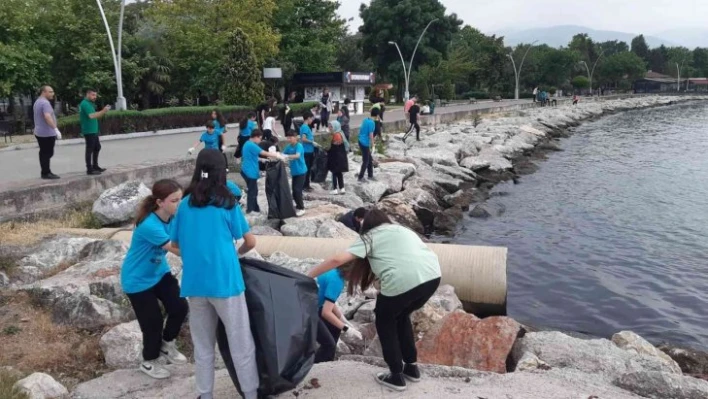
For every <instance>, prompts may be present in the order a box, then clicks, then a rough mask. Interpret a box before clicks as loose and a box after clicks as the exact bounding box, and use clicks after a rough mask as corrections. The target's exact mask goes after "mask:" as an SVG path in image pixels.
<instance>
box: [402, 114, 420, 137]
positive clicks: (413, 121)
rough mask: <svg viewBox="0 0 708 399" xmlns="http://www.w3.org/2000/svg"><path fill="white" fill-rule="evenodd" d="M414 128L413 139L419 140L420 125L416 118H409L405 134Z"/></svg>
mask: <svg viewBox="0 0 708 399" xmlns="http://www.w3.org/2000/svg"><path fill="white" fill-rule="evenodd" d="M413 129H415V139H416V140H418V141H420V125H419V124H418V120H413V119H411V127H410V128H408V132H406V136H405V137H408V135H409V134H411V132H412V131H413Z"/></svg>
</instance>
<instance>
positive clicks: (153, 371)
mask: <svg viewBox="0 0 708 399" xmlns="http://www.w3.org/2000/svg"><path fill="white" fill-rule="evenodd" d="M140 371H142V372H143V373H145V374H147V375H149V376H150V377H152V378H154V379H156V380H163V379H165V378H170V372H169V370H167V369H166V368H164V367H162V366H161V365H160V364H159V363H157V360H152V361H144V362H142V363H141V364H140Z"/></svg>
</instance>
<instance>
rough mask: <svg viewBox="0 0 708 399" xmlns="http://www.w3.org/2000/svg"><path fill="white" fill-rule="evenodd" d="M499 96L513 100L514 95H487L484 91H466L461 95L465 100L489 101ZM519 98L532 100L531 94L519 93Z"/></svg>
mask: <svg viewBox="0 0 708 399" xmlns="http://www.w3.org/2000/svg"><path fill="white" fill-rule="evenodd" d="M496 96H501V97H502V98H503V99H507V100H508V99H510V98H514V93H511V92H510V93H488V92H486V91H468V92H466V93H464V94H462V98H465V99H473V98H474V99H477V100H490V99H492V98H493V97H496ZM519 98H533V94H532V93H523V92H522V93H519Z"/></svg>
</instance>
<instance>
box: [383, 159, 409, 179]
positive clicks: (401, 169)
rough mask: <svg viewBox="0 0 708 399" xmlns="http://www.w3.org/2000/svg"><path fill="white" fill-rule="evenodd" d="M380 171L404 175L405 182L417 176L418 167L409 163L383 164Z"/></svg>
mask: <svg viewBox="0 0 708 399" xmlns="http://www.w3.org/2000/svg"><path fill="white" fill-rule="evenodd" d="M379 170H380V171H381V172H386V173H394V174H400V175H403V180H406V179H408V178H409V177H412V176H413V175H415V171H416V167H415V165H414V164H412V163H409V162H398V161H395V162H381V163H380V164H379Z"/></svg>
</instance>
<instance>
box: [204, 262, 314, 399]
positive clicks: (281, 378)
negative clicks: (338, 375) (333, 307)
mask: <svg viewBox="0 0 708 399" xmlns="http://www.w3.org/2000/svg"><path fill="white" fill-rule="evenodd" d="M241 270H242V271H243V279H244V282H245V284H246V292H245V295H246V303H247V304H248V315H249V319H250V321H251V332H252V334H253V339H254V341H255V344H256V359H257V362H258V374H259V377H260V387H259V388H258V396H259V398H260V397H265V396H267V395H277V394H279V393H283V392H287V391H289V390H292V389H294V388H295V387H296V386H297V385H298V384H299V383H300V382H302V381H303V380H304V379H305V377H306V376H307V374H308V373H309V372H310V369H311V368H312V365H313V364H314V363H315V350H316V343H317V324H318V322H319V316H318V314H317V283H315V280H313V279H311V278H309V277H307V276H305V275H303V274H300V273H297V272H294V271H292V270H288V269H286V268H284V267H281V266H276V265H274V264H272V263H268V262H265V261H260V260H255V259H248V258H244V259H241ZM216 340H217V343H218V345H219V352H220V353H221V357H222V358H223V359H224V363H225V364H226V369H227V370H228V371H229V376H230V377H231V380H232V381H233V383H234V385H235V386H236V389H237V390H238V391H239V393H242V392H241V387H240V385H239V382H238V377H237V375H236V370H235V369H234V364H233V359H232V358H231V353H230V352H229V343H228V339H227V338H226V331H225V329H224V325H223V324H222V323H221V321H219V326H218V328H217V332H216ZM241 396H243V395H241Z"/></svg>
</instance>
